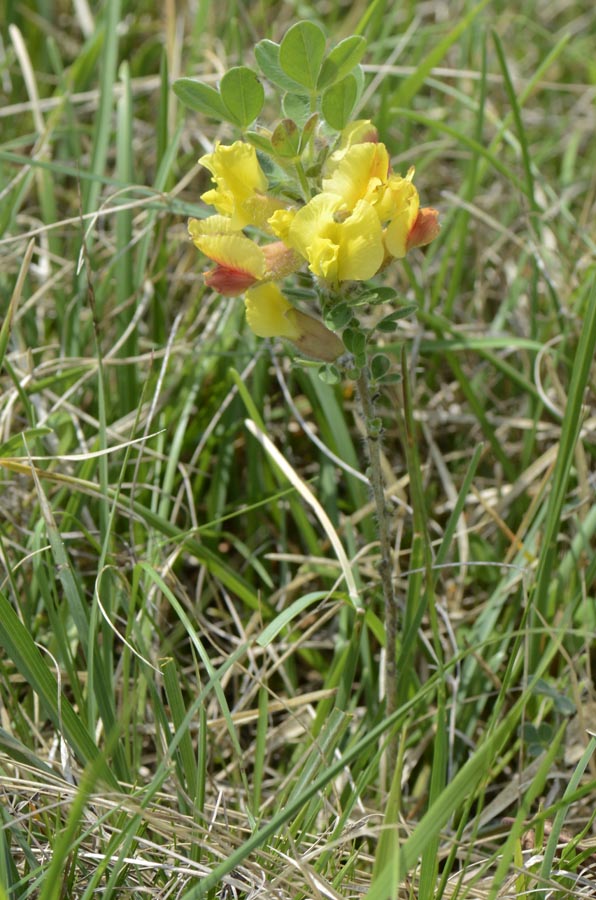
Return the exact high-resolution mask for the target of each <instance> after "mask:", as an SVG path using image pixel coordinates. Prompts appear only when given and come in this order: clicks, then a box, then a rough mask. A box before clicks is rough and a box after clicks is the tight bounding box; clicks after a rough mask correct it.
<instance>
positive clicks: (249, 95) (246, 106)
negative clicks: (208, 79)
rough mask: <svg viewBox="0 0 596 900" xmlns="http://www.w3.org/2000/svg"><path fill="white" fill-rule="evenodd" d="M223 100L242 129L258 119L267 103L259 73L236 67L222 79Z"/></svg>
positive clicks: (220, 88)
mask: <svg viewBox="0 0 596 900" xmlns="http://www.w3.org/2000/svg"><path fill="white" fill-rule="evenodd" d="M219 90H220V93H221V99H222V100H223V102H224V104H225V107H226V109H227V110H228V112H229V114H230V115H231V116H233V118H234V121H235V122H236V124H237V125H239V126H240V128H246V126H247V125H250V123H251V122H254V120H255V119H256V118H257V116H258V115H259V113H260V112H261V110H262V108H263V103H264V102H265V91H264V90H263V85H262V84H261V82H260V81H259V79H258V77H257V73H256V72H253V70H252V69H249V68H247V66H234V68H232V69H229V71H227V72H226V74H225V75H224V76H223V78H222V79H221V84H220V86H219Z"/></svg>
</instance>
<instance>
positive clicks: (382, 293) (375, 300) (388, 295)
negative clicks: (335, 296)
mask: <svg viewBox="0 0 596 900" xmlns="http://www.w3.org/2000/svg"><path fill="white" fill-rule="evenodd" d="M398 296H399V294H398V293H397V291H396V290H395V289H394V288H392V287H387V286H385V285H383V286H381V285H373V286H372V287H370V288H366V289H365V290H363V291H362V292H361V293H360V294H358V296H357V297H356V298H355V300H354V301H352V303H351V305H352V306H364V305H365V304H371V305H373V306H375V305H377V304H379V303H394V302H395V301H396V300H397V298H398Z"/></svg>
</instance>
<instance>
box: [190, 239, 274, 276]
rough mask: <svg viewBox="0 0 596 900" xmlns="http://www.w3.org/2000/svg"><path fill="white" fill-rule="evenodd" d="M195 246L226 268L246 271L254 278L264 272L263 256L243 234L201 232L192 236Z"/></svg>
mask: <svg viewBox="0 0 596 900" xmlns="http://www.w3.org/2000/svg"><path fill="white" fill-rule="evenodd" d="M194 244H195V247H198V248H199V250H200V251H201V252H202V253H204V254H205V256H208V257H209V259H212V260H214V261H215V262H217V263H219V264H220V265H222V266H225V267H226V268H228V269H237V270H240V271H243V272H247V273H249V274H250V275H252V276H253V277H254V278H262V277H263V276H264V274H265V256H264V254H263V251H262V250H261V248H260V247H259V246H258V245H257V244H255V242H254V241H251V240H249V238H247V237H245V236H244V235H243V234H203V235H198V236H197V237H195V238H194Z"/></svg>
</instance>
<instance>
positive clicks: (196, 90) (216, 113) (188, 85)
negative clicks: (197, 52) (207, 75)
mask: <svg viewBox="0 0 596 900" xmlns="http://www.w3.org/2000/svg"><path fill="white" fill-rule="evenodd" d="M173 89H174V93H175V94H176V96H177V97H178V99H179V100H181V101H182V103H184V105H185V106H188V107H189V108H190V109H194V110H195V111H196V112H201V113H204V115H206V116H211V118H212V119H218V120H219V121H226V122H227V121H229V113H228V110H227V109H226V107H225V106H224V103H223V101H222V99H221V97H220V96H219V91H216V90H215V88H212V87H210V85H208V84H203V82H202V81H195V80H194V78H178V80H177V81H175V82H174V85H173Z"/></svg>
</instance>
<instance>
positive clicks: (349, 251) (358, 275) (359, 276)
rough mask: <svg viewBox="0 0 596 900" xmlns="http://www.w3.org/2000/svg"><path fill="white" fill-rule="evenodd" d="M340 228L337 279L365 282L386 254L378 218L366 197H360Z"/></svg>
mask: <svg viewBox="0 0 596 900" xmlns="http://www.w3.org/2000/svg"><path fill="white" fill-rule="evenodd" d="M340 229H341V231H340V235H341V240H340V251H339V267H338V280H339V281H367V280H368V279H369V278H372V277H373V275H375V274H376V273H377V272H378V271H379V268H380V267H381V264H382V262H383V259H384V256H385V248H384V246H383V230H382V228H381V223H380V222H379V217H378V216H377V214H376V212H375V211H374V209H373V207H372V206H371V205H370V204H369V203H367V202H366V200H360V201H359V202H358V203H357V204H356V207H355V209H354V212H353V213H352V215H351V216H350V217H349V218H347V219H346V220H345V222H343V223H342V224H341V226H340Z"/></svg>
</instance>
